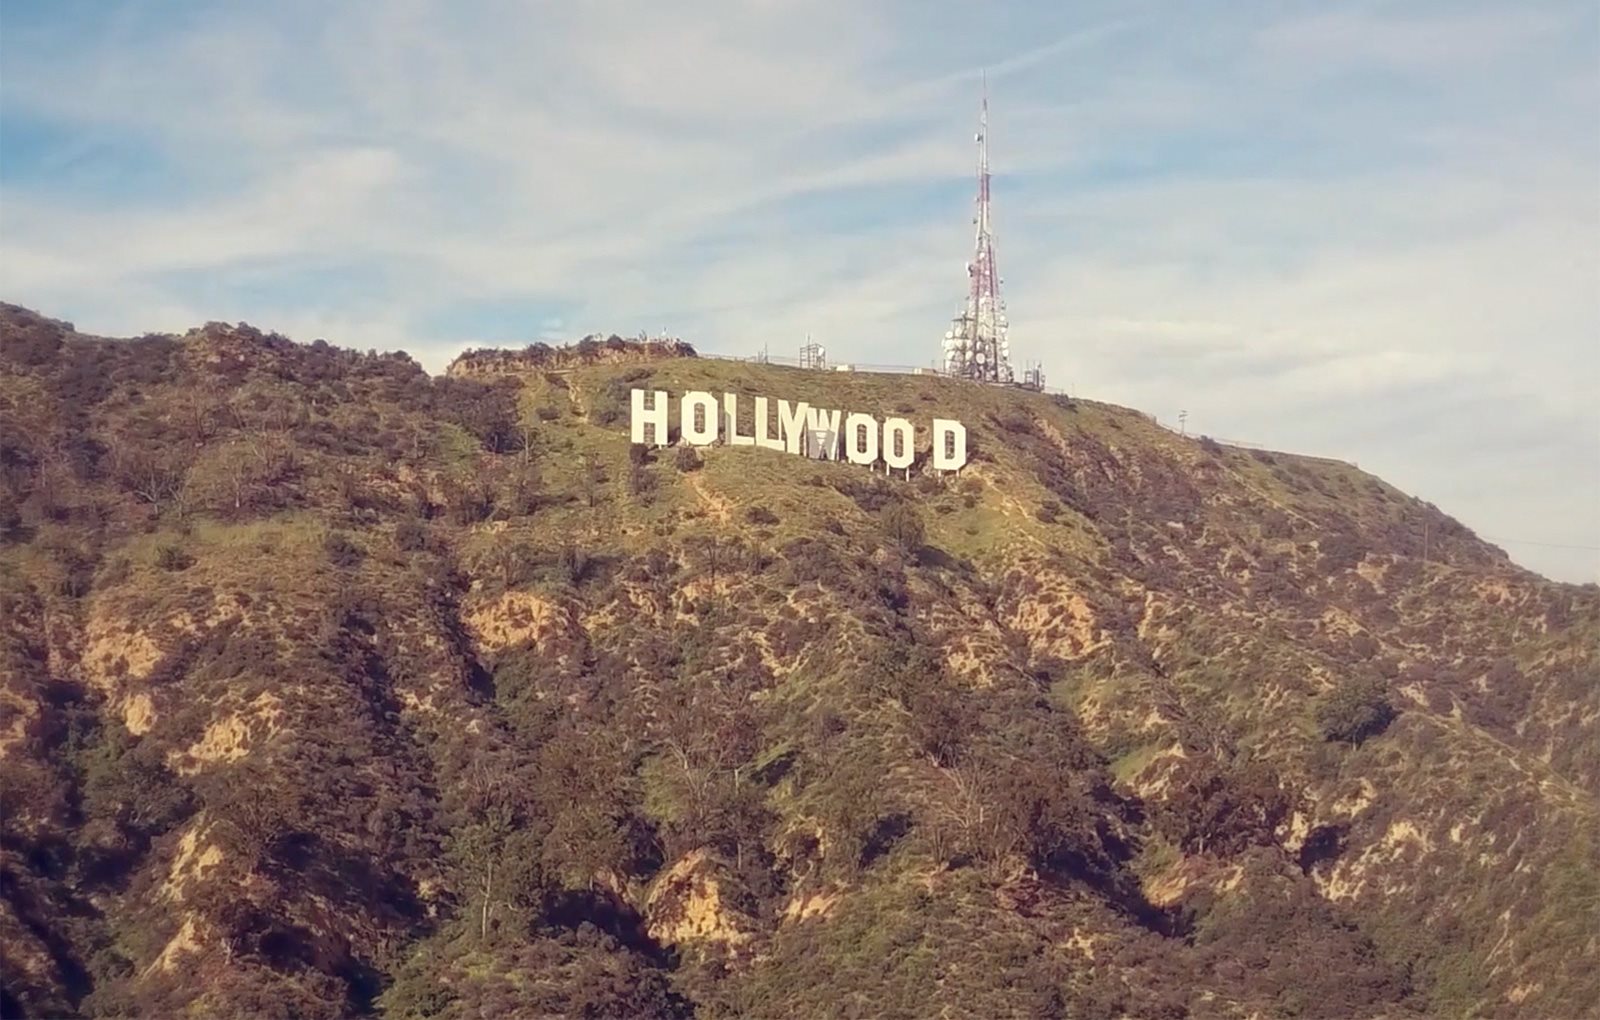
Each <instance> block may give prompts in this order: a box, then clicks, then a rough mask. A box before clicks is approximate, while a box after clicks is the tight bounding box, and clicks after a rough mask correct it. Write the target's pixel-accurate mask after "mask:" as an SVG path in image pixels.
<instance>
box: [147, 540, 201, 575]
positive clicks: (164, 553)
mask: <svg viewBox="0 0 1600 1020" xmlns="http://www.w3.org/2000/svg"><path fill="white" fill-rule="evenodd" d="M156 566H158V567H160V568H161V569H162V570H171V571H179V570H188V569H189V568H190V567H192V566H194V557H193V556H191V555H189V553H188V552H187V551H185V550H184V549H183V548H182V547H181V546H177V545H164V546H162V547H161V548H160V549H157V550H156Z"/></svg>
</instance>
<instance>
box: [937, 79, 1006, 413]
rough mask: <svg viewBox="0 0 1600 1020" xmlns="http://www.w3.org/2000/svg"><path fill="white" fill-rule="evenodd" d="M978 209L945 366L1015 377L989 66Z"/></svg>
mask: <svg viewBox="0 0 1600 1020" xmlns="http://www.w3.org/2000/svg"><path fill="white" fill-rule="evenodd" d="M976 141H977V144H978V209H977V213H976V215H974V216H973V218H972V222H973V223H974V225H976V227H977V237H976V239H975V241H974V243H973V255H972V261H971V262H969V263H967V280H968V288H967V301H966V307H964V308H963V309H962V310H961V312H960V313H959V314H957V315H956V317H955V319H953V320H952V321H951V324H950V331H949V332H947V333H946V334H945V335H944V366H945V371H946V372H948V373H949V374H951V375H955V376H961V377H962V378H966V379H979V380H982V381H984V382H1007V383H1008V382H1011V380H1012V373H1011V345H1010V342H1009V341H1008V340H1007V339H1006V306H1005V302H1004V301H1003V300H1002V299H1001V297H1000V274H999V270H998V269H997V268H996V266H995V258H994V233H993V230H992V224H991V222H990V219H989V72H988V71H984V73H983V104H982V106H981V108H980V110H979V113H978V136H977V138H976Z"/></svg>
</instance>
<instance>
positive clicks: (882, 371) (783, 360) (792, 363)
mask: <svg viewBox="0 0 1600 1020" xmlns="http://www.w3.org/2000/svg"><path fill="white" fill-rule="evenodd" d="M695 353H696V354H697V355H698V356H699V357H702V358H711V359H713V360H716V361H736V362H741V363H743V364H753V365H783V366H785V367H788V368H799V367H801V365H800V359H799V358H789V357H784V356H782V355H768V354H747V355H739V354H716V353H713V352H710V351H696V352H695ZM844 364H845V365H848V366H849V371H851V372H871V373H874V374H879V375H932V376H937V377H938V378H941V379H948V378H951V377H950V376H947V375H945V374H944V373H943V372H941V371H939V370H938V369H936V368H933V367H932V366H929V365H880V364H868V363H865V362H859V361H850V362H844ZM824 371H833V369H831V368H830V369H824ZM1027 392H1029V393H1044V394H1046V395H1048V396H1053V397H1068V398H1070V397H1071V396H1072V393H1071V392H1070V391H1068V390H1064V389H1062V388H1061V387H1059V386H1045V387H1042V388H1041V389H1037V390H1035V389H1028V390H1027ZM1129 410H1132V411H1133V412H1134V413H1135V414H1138V415H1139V416H1141V417H1143V418H1145V419H1147V420H1149V421H1150V423H1151V424H1153V425H1155V426H1157V427H1158V428H1161V429H1164V430H1165V431H1167V432H1170V433H1171V434H1173V435H1175V436H1178V437H1179V438H1182V439H1192V440H1194V441H1195V442H1199V441H1200V440H1201V439H1202V438H1207V439H1210V440H1211V441H1212V442H1216V443H1222V444H1223V445H1225V446H1233V447H1237V448H1239V449H1242V450H1261V451H1262V452H1264V453H1281V454H1283V455H1284V456H1285V457H1300V458H1302V459H1304V460H1319V461H1322V462H1324V463H1327V464H1341V465H1343V466H1345V467H1353V468H1359V467H1360V466H1361V465H1359V464H1357V463H1356V462H1355V461H1353V460H1345V459H1343V458H1341V457H1324V456H1321V455H1319V454H1315V453H1293V452H1290V451H1288V450H1279V449H1275V448H1274V447H1270V446H1264V445H1262V444H1260V443H1252V442H1247V441H1245V440H1243V439H1225V438H1223V437H1222V436H1201V435H1199V434H1194V435H1190V434H1189V433H1188V432H1187V431H1182V432H1180V431H1179V430H1178V429H1175V428H1173V427H1172V426H1171V425H1168V424H1167V423H1166V422H1164V421H1162V420H1161V419H1160V418H1157V417H1156V416H1155V415H1153V414H1149V413H1147V412H1145V411H1140V410H1137V409H1136V408H1130V409H1129Z"/></svg>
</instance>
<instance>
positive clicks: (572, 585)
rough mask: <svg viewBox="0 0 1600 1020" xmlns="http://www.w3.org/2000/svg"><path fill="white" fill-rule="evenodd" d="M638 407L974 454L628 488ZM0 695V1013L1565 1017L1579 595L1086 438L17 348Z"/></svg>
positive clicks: (985, 418) (1249, 465) (742, 386)
mask: <svg viewBox="0 0 1600 1020" xmlns="http://www.w3.org/2000/svg"><path fill="white" fill-rule="evenodd" d="M661 354H666V355H669V356H660V355H661ZM633 386H646V387H651V388H658V389H665V390H668V391H670V392H672V393H673V394H675V395H676V394H681V393H682V392H683V391H684V390H686V389H709V390H713V391H724V390H725V391H728V392H738V393H741V394H745V395H755V394H766V395H770V396H775V397H776V396H783V397H787V398H789V399H802V400H809V401H811V402H813V403H814V404H818V405H821V406H827V407H848V408H850V409H852V410H863V411H868V412H870V413H874V414H877V415H879V416H880V417H882V416H888V415H894V414H899V415H905V416H908V417H910V418H912V419H913V420H914V421H917V422H918V423H919V424H922V423H925V422H926V420H927V418H928V417H929V416H931V415H932V414H934V413H938V414H939V415H941V416H945V417H954V418H958V419H960V420H962V421H963V422H965V423H966V425H967V427H968V429H969V433H970V437H969V444H970V450H971V454H972V462H971V463H970V464H969V465H968V467H967V468H966V469H964V470H963V471H962V472H961V474H960V476H959V477H935V476H933V475H931V474H927V473H924V472H922V471H921V470H920V466H921V464H922V463H923V462H924V461H925V458H926V455H927V451H926V450H925V449H923V450H921V451H919V468H918V469H914V470H913V473H912V477H911V479H909V480H905V479H899V478H887V477H885V476H883V475H881V474H874V473H872V472H870V471H868V470H866V469H864V468H860V467H853V466H849V465H841V464H833V463H821V462H814V461H809V460H802V459H798V458H795V457H791V456H788V455H786V454H783V453H779V452H774V451H769V450H759V449H751V448H733V447H710V448H706V449H703V450H700V451H693V450H689V449H687V448H678V449H672V448H666V449H660V450H654V451H645V450H643V449H642V448H634V447H631V446H630V443H629V441H628V432H627V425H628V421H627V417H628V404H627V398H628V390H629V389H630V388H631V387H633ZM748 405H749V402H748V401H742V402H741V406H744V407H748ZM919 439H921V440H922V441H923V442H924V443H925V442H926V438H925V435H924V434H922V433H920V432H919ZM0 656H3V657H4V668H3V669H0V1014H3V1015H5V1016H7V1017H11V1016H27V1017H41V1016H94V1017H122V1016H190V1017H197V1018H198V1017H229V1016H252V1017H342V1016H350V1015H358V1016H380V1017H388V1018H395V1020H402V1018H404V1020H411V1018H421V1017H452V1018H456V1017H460V1018H466V1017H480V1016H497V1015H518V1016H539V1017H543V1016H549V1017H558V1016H561V1017H565V1016H574V1017H579V1016H581V1017H691V1016H692V1017H703V1018H718V1020H721V1018H734V1017H754V1018H774V1020H776V1018H788V1017H823V1016H850V1017H886V1018H893V1017H904V1018H912V1017H928V1016H948V1017H974V1018H978V1017H1051V1016H1071V1017H1087V1018H1098V1017H1106V1018H1109V1017H1119V1016H1138V1017H1164V1018H1183V1017H1191V1018H1206V1017H1214V1018H1231V1017H1237V1018H1245V1017H1251V1016H1271V1017H1328V1018H1335V1017H1338V1018H1343V1017H1356V1016H1360V1017H1395V1018H1399V1017H1421V1016H1473V1015H1478V1016H1497V1017H1500V1016H1503V1017H1526V1018H1539V1017H1551V1016H1575V1015H1580V1014H1582V1013H1583V1012H1585V1011H1586V1010H1589V1009H1591V1008H1592V1003H1593V1002H1595V1001H1597V999H1600V960H1597V959H1596V956H1597V952H1600V947H1597V936H1596V931H1595V925H1594V918H1595V917H1596V916H1600V809H1597V806H1596V805H1597V794H1600V733H1597V729H1596V726H1597V720H1600V683H1597V677H1600V668H1597V663H1596V659H1597V656H1600V591H1597V590H1596V589H1595V588H1594V587H1593V586H1585V587H1577V586H1571V585H1561V584H1555V583H1552V582H1548V581H1545V580H1543V579H1541V578H1539V577H1537V576H1534V575H1532V574H1529V573H1528V572H1526V571H1523V570H1521V569H1519V568H1517V567H1515V566H1514V565H1512V564H1511V563H1510V562H1509V561H1508V560H1507V558H1506V557H1505V555H1504V554H1503V553H1502V552H1501V551H1500V550H1498V549H1495V548H1494V547H1492V546H1490V545H1487V544H1486V543H1484V542H1482V541H1480V540H1478V539H1477V538H1476V537H1475V536H1474V535H1472V534H1471V533H1470V532H1469V531H1468V530H1467V529H1465V528H1464V527H1462V526H1461V525H1460V524H1459V523H1457V522H1456V521H1454V520H1452V519H1450V518H1449V517H1447V516H1445V515H1443V514H1442V513H1440V512H1439V511H1438V510H1437V509H1435V508H1434V507H1432V506H1429V505H1427V504H1425V503H1422V502H1420V501H1418V500H1415V499H1412V498H1410V497H1407V496H1405V495H1404V494H1402V493H1400V492H1398V491H1396V490H1395V489H1393V488H1391V487H1390V486H1388V485H1385V484H1384V483H1383V482H1381V481H1380V480H1378V479H1376V478H1373V477H1371V476H1369V475H1366V474H1363V473H1362V472H1360V471H1358V470H1357V469H1355V468H1354V467H1352V466H1350V465H1347V464H1343V463H1339V462H1336V461H1326V460H1319V459H1313V458H1304V457H1295V456H1291V455H1287V454H1277V453H1267V452H1264V451H1247V450H1241V449H1236V448H1231V447H1227V446H1224V445H1221V444H1217V443H1215V442H1212V441H1210V440H1205V439H1200V440H1196V439H1186V438H1183V437H1179V436H1176V435H1173V434H1172V433H1170V432H1167V431H1166V430H1163V429H1161V428H1159V427H1158V426H1156V425H1155V424H1154V423H1152V422H1151V421H1150V420H1149V419H1148V418H1146V417H1144V416H1142V415H1140V414H1138V413H1137V412H1134V411H1129V410H1125V409H1121V408H1116V407H1112V406H1108V405H1104V404H1098V403H1094V402H1092V401H1086V400H1076V399H1074V400H1067V399H1065V398H1060V397H1049V396H1045V395H1042V394H1033V393H1025V392H1020V391H1016V390H1009V389H1000V388H993V387H985V386H979V385H971V384H964V383H960V382H957V381H953V380H947V379H938V378H930V377H920V376H917V377H910V376H867V375H848V374H835V373H826V374H823V373H808V372H802V371H799V370H793V369H783V368H778V367H773V366H766V365H754V364H731V363H725V362H712V361H707V360H704V359H700V358H696V357H694V356H693V352H692V350H690V349H688V348H675V349H673V350H670V351H665V352H660V351H656V352H651V353H650V355H649V356H646V352H643V351H640V350H639V349H637V348H635V347H630V345H628V344H626V343H620V342H619V343H616V344H610V345H607V344H595V345H591V346H588V347H585V348H582V349H579V350H567V351H550V350H548V349H540V350H532V351H529V352H525V353H523V354H517V353H508V352H488V353H475V354H472V355H468V356H466V357H464V358H463V359H461V360H460V361H458V362H457V364H456V365H455V366H453V367H452V370H451V372H450V373H448V374H447V375H445V376H443V377H439V378H430V377H429V376H428V375H427V374H426V373H424V372H423V371H422V370H421V368H420V367H419V366H417V365H416V363H415V362H413V361H411V360H410V359H409V358H407V357H405V356H403V355H376V354H366V355H363V354H359V353H356V352H351V351H345V350H340V349H338V348H334V347H331V346H329V345H327V344H324V343H321V342H318V343H316V344H312V345H309V346H307V345H299V344H295V343H292V342H290V341H288V340H286V339H285V338H282V337H279V336H276V335H267V334H263V333H261V332H259V331H257V330H254V329H251V328H249V327H245V326H228V325H223V324H217V323H212V324H209V325H207V326H205V327H203V328H201V329H197V330H194V331H192V332H191V333H189V334H186V335H185V336H182V337H167V336H148V337H143V338H140V339H137V340H105V339H98V338H93V337H87V336H83V335H80V334H78V333H76V332H75V331H74V330H73V329H72V328H71V327H70V326H69V325H68V324H65V323H60V322H55V321H53V320H49V319H45V318H42V317H40V316H38V315H36V314H34V313H32V312H29V311H26V310H24V309H20V308H17V307H15V306H0Z"/></svg>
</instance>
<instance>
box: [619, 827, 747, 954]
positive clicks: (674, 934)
mask: <svg viewBox="0 0 1600 1020" xmlns="http://www.w3.org/2000/svg"><path fill="white" fill-rule="evenodd" d="M728 881H729V876H728V875H727V872H726V867H725V865H723V864H722V863H721V862H719V861H717V860H716V859H715V858H713V857H712V856H711V855H710V854H709V853H707V852H706V851H705V850H696V851H694V852H693V853H690V854H688V855H687V856H685V857H684V858H683V859H681V860H679V861H678V862H677V863H676V864H674V865H673V866H672V867H671V868H669V869H667V871H666V873H665V874H663V875H661V876H660V877H659V878H657V879H656V881H655V884H654V885H653V886H652V887H651V889H650V896H649V899H648V900H647V902H646V904H645V918H646V920H647V922H648V924H649V932H650V936H651V937H652V938H654V939H655V940H656V941H657V942H660V943H661V944H662V945H666V946H677V947H680V948H685V949H688V948H703V947H704V946H705V945H707V944H715V945H717V946H719V947H721V948H725V949H733V950H737V949H738V948H740V947H741V946H745V945H747V944H748V943H749V942H750V941H751V934H750V931H751V929H752V928H753V927H754V923H753V922H752V919H751V918H750V917H748V916H746V915H744V914H743V913H742V912H740V911H738V910H735V909H734V908H733V907H732V906H731V905H730V904H729V903H728V902H727V901H726V900H725V899H724V897H723V892H722V890H723V886H724V885H725V884H727V882H728Z"/></svg>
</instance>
